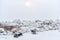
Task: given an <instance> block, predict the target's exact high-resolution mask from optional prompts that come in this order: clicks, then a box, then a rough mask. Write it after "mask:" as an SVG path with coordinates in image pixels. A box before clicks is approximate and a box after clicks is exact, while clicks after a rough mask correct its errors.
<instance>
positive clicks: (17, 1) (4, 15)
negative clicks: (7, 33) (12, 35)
mask: <svg viewBox="0 0 60 40" xmlns="http://www.w3.org/2000/svg"><path fill="white" fill-rule="evenodd" d="M27 1H28V2H30V5H29V6H26V2H27ZM59 6H60V0H0V20H13V19H21V20H34V19H60V7H59Z"/></svg>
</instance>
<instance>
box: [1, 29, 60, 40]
mask: <svg viewBox="0 0 60 40" xmlns="http://www.w3.org/2000/svg"><path fill="white" fill-rule="evenodd" d="M0 40H60V32H59V31H58V30H53V31H45V32H38V33H37V34H36V35H34V34H31V33H25V34H23V36H21V37H19V38H14V37H13V36H12V35H6V36H4V35H0Z"/></svg>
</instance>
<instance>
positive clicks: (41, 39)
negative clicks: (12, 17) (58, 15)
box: [0, 20, 60, 40]
mask: <svg viewBox="0 0 60 40" xmlns="http://www.w3.org/2000/svg"><path fill="white" fill-rule="evenodd" d="M22 23H23V24H22V26H21V27H20V26H19V25H20V24H19V25H18V26H19V28H13V29H12V30H11V31H9V32H8V34H6V35H3V34H5V33H6V32H5V30H4V29H3V28H0V30H2V31H3V32H5V33H3V34H1V33H0V34H1V35H0V40H60V32H59V31H60V22H59V23H58V22H55V21H50V20H47V21H46V20H45V21H37V22H35V21H23V22H22ZM57 23H58V24H57ZM4 24H5V23H4ZM4 24H3V25H4ZM15 24H16V23H15ZM15 24H14V23H12V22H11V23H7V24H6V25H8V27H9V25H15ZM50 29H52V30H50ZM55 29H56V30H55ZM31 30H34V31H35V32H36V34H33V33H32V32H31ZM13 31H16V32H15V33H13ZM19 33H22V34H23V35H22V36H19V37H18V38H15V37H14V34H19Z"/></svg>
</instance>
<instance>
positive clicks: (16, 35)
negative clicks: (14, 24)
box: [14, 33, 22, 38]
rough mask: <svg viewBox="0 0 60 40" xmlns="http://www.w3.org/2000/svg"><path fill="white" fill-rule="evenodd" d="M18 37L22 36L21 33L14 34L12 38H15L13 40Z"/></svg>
mask: <svg viewBox="0 0 60 40" xmlns="http://www.w3.org/2000/svg"><path fill="white" fill-rule="evenodd" d="M19 36H22V33H19V34H14V37H15V38H18V37H19Z"/></svg>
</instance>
